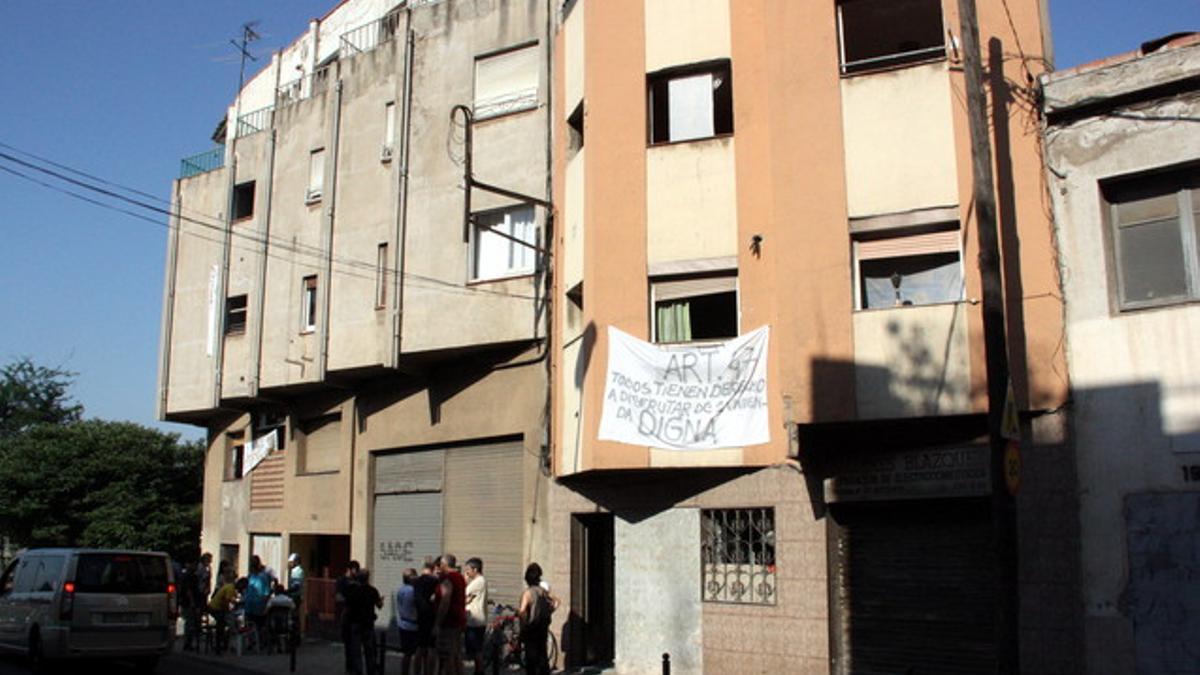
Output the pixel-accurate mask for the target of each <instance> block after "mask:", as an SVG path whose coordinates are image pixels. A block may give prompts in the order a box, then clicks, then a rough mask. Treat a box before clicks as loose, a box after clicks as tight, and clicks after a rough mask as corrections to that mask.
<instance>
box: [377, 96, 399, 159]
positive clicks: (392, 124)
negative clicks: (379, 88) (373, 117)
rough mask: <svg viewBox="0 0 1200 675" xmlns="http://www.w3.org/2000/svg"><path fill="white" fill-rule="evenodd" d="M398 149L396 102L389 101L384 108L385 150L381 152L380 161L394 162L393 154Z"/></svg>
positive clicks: (382, 149)
mask: <svg viewBox="0 0 1200 675" xmlns="http://www.w3.org/2000/svg"><path fill="white" fill-rule="evenodd" d="M395 148H396V102H395V101H388V103H387V105H385V106H383V148H381V149H380V151H379V161H381V162H390V161H392V153H393V151H394V150H395Z"/></svg>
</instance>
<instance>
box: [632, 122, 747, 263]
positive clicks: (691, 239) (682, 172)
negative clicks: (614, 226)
mask: <svg viewBox="0 0 1200 675" xmlns="http://www.w3.org/2000/svg"><path fill="white" fill-rule="evenodd" d="M735 148H736V146H735V144H734V140H733V139H732V138H715V139H711V140H703V141H693V142H690V143H672V144H669V145H662V146H655V147H651V148H647V149H646V263H647V264H648V265H654V264H656V263H663V262H673V261H679V260H694V259H698V258H721V257H730V256H736V255H737V253H738V250H737V248H738V247H737V234H738V221H737V180H736V171H735V168H734V157H735V156H736V149H735Z"/></svg>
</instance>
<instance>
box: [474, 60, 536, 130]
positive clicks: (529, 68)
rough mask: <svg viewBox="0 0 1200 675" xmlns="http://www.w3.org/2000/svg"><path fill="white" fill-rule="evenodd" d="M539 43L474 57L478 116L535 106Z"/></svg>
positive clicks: (479, 117) (482, 116) (476, 112)
mask: <svg viewBox="0 0 1200 675" xmlns="http://www.w3.org/2000/svg"><path fill="white" fill-rule="evenodd" d="M538 71H539V68H538V45H537V44H536V43H534V44H531V45H526V46H523V47H516V48H514V49H509V50H507V51H503V52H499V53H497V54H491V55H488V56H481V57H479V58H477V59H475V119H484V118H487V117H497V116H499V115H507V114H508V113H513V112H518V111H521V110H529V109H532V108H536V107H537V104H538Z"/></svg>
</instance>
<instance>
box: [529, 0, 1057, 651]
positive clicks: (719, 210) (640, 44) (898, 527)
mask: <svg viewBox="0 0 1200 675" xmlns="http://www.w3.org/2000/svg"><path fill="white" fill-rule="evenodd" d="M1007 9H1008V12H1007V13H1006V10H1005V8H1004V7H1001V6H1000V5H998V4H996V5H993V4H991V3H980V6H979V28H980V33H981V36H982V40H983V45H984V60H985V68H986V72H987V86H988V90H989V93H990V98H989V111H988V115H989V118H990V120H991V121H992V124H991V126H992V129H991V132H992V138H991V141H992V144H993V152H994V156H995V157H996V180H997V184H996V186H995V188H996V191H997V199H998V204H999V212H1000V213H999V221H1000V222H999V228H1000V236H1001V243H1002V248H1003V256H1004V261H1005V262H1004V270H1003V272H1004V291H1005V310H1006V315H1007V320H1008V331H1007V339H1008V357H1009V361H1010V363H1011V371H1012V384H1013V390H1014V392H1015V402H1016V407H1017V408H1018V409H1019V411H1020V415H1019V420H1020V422H1019V426H1020V432H1021V433H1020V437H1021V439H1022V440H1021V441H1020V443H1019V445H1018V446H1017V450H1016V452H1017V453H1019V455H1020V457H1021V458H1022V459H1023V461H1024V462H1025V465H1026V467H1028V469H1029V470H1028V473H1022V474H1021V476H1022V478H1023V479H1025V477H1026V476H1029V478H1028V480H1025V481H1024V483H1023V484H1022V485H1021V486H1020V488H1019V491H1018V492H1017V498H1016V502H1015V506H1014V508H1015V515H1011V518H1012V521H1013V522H1011V523H1009V522H1004V521H1005V518H1008V517H1009V516H998V515H997V514H996V513H995V510H994V508H993V505H994V503H995V500H993V499H992V494H993V489H994V488H993V486H994V484H995V483H996V482H997V481H996V480H995V478H996V476H995V474H993V473H992V472H991V469H990V467H991V464H992V457H991V456H990V455H989V448H988V441H987V424H986V411H987V405H988V402H987V395H986V391H987V381H986V368H985V353H984V348H983V347H984V341H983V328H982V313H981V307H980V306H979V301H978V298H980V296H981V284H982V279H981V275H980V271H979V269H980V268H979V266H978V265H977V264H976V260H977V259H978V256H979V241H978V237H977V234H976V232H977V223H976V213H975V211H974V208H973V204H972V197H971V195H972V172H971V156H972V155H971V145H970V141H969V134H968V125H967V116H966V109H965V103H964V101H965V93H964V92H965V90H964V87H965V85H964V80H963V72H962V60H961V57H962V55H961V50H960V45H961V41H960V36H959V20H958V14H957V3H955V2H940V1H938V0H914V1H911V2H891V1H888V2H884V1H880V0H846V1H843V2H833V1H830V2H787V3H776V2H766V1H763V2H759V1H757V0H738V1H737V2H731V1H730V0H700V1H697V0H688V1H686V2H684V1H683V0H631V1H625V2H615V1H612V0H574V1H572V2H567V3H564V5H563V7H562V9H561V11H560V12H559V16H558V21H557V25H556V33H555V43H554V44H555V49H554V63H555V79H554V85H553V87H554V92H556V95H555V96H554V97H553V113H552V120H551V121H552V124H553V126H554V138H555V140H554V177H555V180H554V202H555V206H556V210H557V213H558V227H557V228H556V232H557V236H556V239H555V241H554V265H555V267H554V270H555V272H554V282H555V284H554V290H553V298H554V301H555V302H554V308H553V328H552V341H551V344H552V348H551V358H552V363H553V367H552V371H551V382H550V386H551V389H552V392H553V396H552V398H553V405H554V407H553V416H552V434H551V435H552V438H553V440H554V452H553V466H554V473H555V475H556V477H557V480H558V485H557V488H556V489H555V491H554V492H553V494H552V499H551V514H550V519H551V525H550V529H551V536H550V540H551V542H552V549H551V551H550V563H549V565H548V567H549V568H550V569H552V570H553V573H554V575H555V579H556V581H555V584H556V585H555V588H556V591H557V592H558V593H559V595H560V596H561V597H562V598H563V599H564V601H565V602H566V603H567V605H568V609H569V611H568V612H566V613H560V615H558V616H556V620H558V621H559V622H560V623H559V624H558V625H557V630H559V631H560V634H561V636H562V642H563V645H564V648H565V654H566V659H567V664H568V665H584V664H604V663H612V664H613V666H614V667H615V670H616V671H617V672H621V673H649V672H660V669H661V667H662V659H663V655H664V654H668V655H669V656H670V660H671V665H672V672H682V673H698V672H709V673H733V672H739V673H742V672H764V673H774V672H789V673H830V672H832V673H856V672H876V671H878V672H903V671H904V670H905V669H906V668H915V672H942V671H940V670H938V668H942V667H947V668H948V667H950V666H948V665H947V664H954V667H957V668H959V669H960V670H958V671H954V672H993V671H994V670H995V669H996V668H998V667H999V665H998V664H1000V663H1001V662H1002V661H1005V660H1007V661H1008V663H1010V666H1011V667H1012V668H1014V669H1015V668H1019V669H1020V672H1026V673H1034V672H1039V673H1051V672H1056V673H1058V672H1071V671H1072V670H1073V669H1075V668H1077V664H1078V662H1079V658H1080V653H1079V634H1078V630H1077V627H1076V626H1075V624H1074V623H1073V620H1072V618H1071V616H1072V611H1073V609H1074V606H1075V602H1076V598H1077V597H1078V595H1077V590H1078V589H1077V584H1076V582H1075V580H1074V579H1073V578H1072V576H1071V574H1072V573H1071V572H1070V571H1069V570H1063V569H1062V568H1061V566H1057V567H1056V566H1050V567H1047V566H1044V565H1042V564H1041V563H1044V562H1045V560H1044V559H1038V558H1039V556H1044V557H1046V558H1052V557H1053V556H1054V555H1056V554H1058V553H1060V552H1065V553H1070V551H1072V550H1074V548H1073V547H1074V546H1075V545H1076V544H1077V541H1078V536H1077V533H1073V532H1072V531H1071V527H1070V523H1071V522H1072V521H1071V518H1070V516H1069V515H1065V516H1064V515H1061V514H1057V513H1056V511H1055V505H1056V504H1062V503H1063V501H1064V499H1068V498H1069V497H1070V496H1071V495H1072V494H1073V490H1074V483H1073V482H1072V476H1071V475H1069V473H1068V474H1067V475H1059V474H1061V473H1063V472H1061V471H1058V470H1057V469H1056V468H1055V467H1057V466H1059V465H1061V463H1062V459H1063V458H1064V453H1065V450H1064V449H1063V445H1062V444H1063V443H1064V442H1065V440H1066V439H1065V437H1064V435H1063V433H1062V428H1061V427H1062V415H1061V414H1060V413H1059V412H1058V411H1059V409H1060V407H1061V405H1062V404H1063V402H1064V401H1065V398H1066V392H1067V387H1066V370H1065V362H1064V359H1063V353H1062V351H1061V348H1060V343H1061V339H1062V328H1061V327H1062V306H1061V302H1060V295H1059V292H1058V285H1057V276H1056V272H1055V259H1054V253H1053V246H1052V241H1051V232H1050V221H1049V219H1048V216H1047V214H1046V213H1045V211H1044V209H1043V203H1042V199H1043V190H1044V187H1045V186H1044V183H1043V180H1042V175H1041V158H1040V152H1039V133H1038V127H1037V124H1036V112H1037V111H1036V108H1035V106H1034V104H1033V103H1032V97H1030V96H1028V94H1029V92H1030V91H1031V90H1032V85H1033V84H1034V78H1035V77H1036V75H1037V74H1039V73H1040V72H1041V69H1042V68H1043V64H1045V63H1046V62H1047V61H1048V60H1049V59H1050V53H1049V47H1048V44H1049V36H1048V26H1047V25H1046V21H1045V6H1044V3H1040V2H1037V1H1036V0H1029V1H1018V2H1008V3H1007ZM1017 52H1020V53H1021V54H1022V57H1023V58H1008V55H1009V54H1013V53H1017ZM761 326H768V327H769V328H770V349H769V352H768V358H767V387H766V391H767V399H768V416H769V427H770V428H769V432H770V441H769V442H767V443H762V444H756V445H747V446H745V447H732V448H730V447H722V448H719V449H712V450H689V451H680V450H672V449H668V448H660V447H649V446H636V445H628V444H624V443H617V442H613V441H601V440H598V430H599V427H600V419H601V415H602V413H603V409H604V400H605V393H606V384H607V382H606V366H607V365H608V360H609V337H608V329H609V328H610V327H616V328H619V329H620V330H622V331H624V332H625V333H628V334H630V335H632V336H634V337H637V338H640V339H642V340H645V341H648V342H658V343H675V344H679V343H684V344H693V343H702V342H704V341H706V340H720V339H724V338H732V337H735V336H738V335H745V334H747V333H749V332H750V331H752V330H754V329H756V328H758V327H761ZM1043 469H1044V470H1045V471H1042V470H1043ZM1056 472H1057V473H1056ZM1035 473H1036V475H1037V476H1038V478H1036V479H1035V478H1033V477H1032V476H1033V475H1034V474H1035ZM1001 484H1002V483H1001ZM1014 489H1015V488H1014ZM1059 521H1066V522H1065V524H1061V523H1060V522H1059ZM1060 525H1061V527H1060ZM1010 526H1011V527H1012V528H1014V529H1015V530H1017V531H1018V532H1019V537H1018V538H1017V540H1016V541H1013V540H1012V539H1011V538H1009V539H1005V536H1004V535H1003V534H1002V533H1003V531H1005V528H1006V527H1010ZM1002 545H1007V546H1015V547H1017V548H1018V549H1019V550H1018V554H1019V555H1018V556H1017V558H1018V559H1019V560H1020V563H1019V564H1018V565H1017V566H1016V567H1017V568H1016V569H1012V568H1011V566H1010V567H1009V568H1006V567H1005V566H1004V565H1001V564H999V563H998V562H997V561H998V560H999V559H1000V558H1002V556H1001V555H1000V554H999V553H998V552H997V551H998V547H999V546H1002ZM1018 594H1019V595H1020V596H1021V597H1022V598H1028V600H1022V603H1023V604H1021V605H1016V603H1015V602H1014V603H1012V604H1006V601H1011V600H1012V599H1013V598H1015V597H1016V596H1017V595H1018ZM1016 644H1019V645H1020V646H1019V648H1018V649H1014V648H1013V647H1012V645H1016ZM1014 652H1017V653H1014ZM939 664H940V665H939ZM946 672H949V671H946Z"/></svg>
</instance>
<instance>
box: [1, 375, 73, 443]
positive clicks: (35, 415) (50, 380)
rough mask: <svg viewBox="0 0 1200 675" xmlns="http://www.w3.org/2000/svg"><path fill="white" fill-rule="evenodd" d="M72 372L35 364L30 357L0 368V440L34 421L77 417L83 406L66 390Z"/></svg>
mask: <svg viewBox="0 0 1200 675" xmlns="http://www.w3.org/2000/svg"><path fill="white" fill-rule="evenodd" d="M74 380H75V373H72V372H68V371H66V370H62V369H59V368H46V367H44V366H38V365H34V363H33V361H31V360H30V359H29V357H22V358H19V359H17V360H15V361H13V362H11V363H9V364H7V365H5V366H4V367H3V368H0V439H3V438H8V437H10V436H12V435H14V434H17V433H20V432H21V431H22V430H24V429H27V428H29V427H30V426H32V425H34V424H66V423H68V422H75V421H77V420H79V417H80V415H82V413H83V406H81V405H79V404H77V403H74V402H72V401H71V398H70V396H68V395H67V389H68V388H69V387H70V386H71V384H72V382H74Z"/></svg>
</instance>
